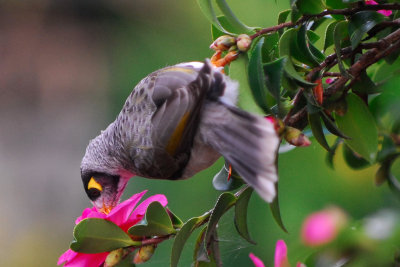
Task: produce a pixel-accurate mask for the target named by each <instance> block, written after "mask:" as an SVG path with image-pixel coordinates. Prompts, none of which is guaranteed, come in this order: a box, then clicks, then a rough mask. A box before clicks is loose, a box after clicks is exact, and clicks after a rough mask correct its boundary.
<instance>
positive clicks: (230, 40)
mask: <svg viewBox="0 0 400 267" xmlns="http://www.w3.org/2000/svg"><path fill="white" fill-rule="evenodd" d="M235 44H236V40H235V37H232V36H229V35H222V36H220V37H218V38H217V39H216V40H215V41H214V42H213V43H212V44H211V45H210V48H211V49H213V50H215V51H218V50H221V51H225V50H228V49H229V48H230V47H231V46H232V45H235Z"/></svg>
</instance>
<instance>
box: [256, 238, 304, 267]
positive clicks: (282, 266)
mask: <svg viewBox="0 0 400 267" xmlns="http://www.w3.org/2000/svg"><path fill="white" fill-rule="evenodd" d="M249 257H250V259H251V260H252V261H253V263H254V266H255V267H265V265H264V263H263V262H262V261H261V260H260V259H259V258H258V257H256V256H255V255H254V254H253V253H250V254H249ZM274 266H275V267H290V263H289V261H288V258H287V247H286V243H285V241H283V240H278V242H276V247H275V264H274ZM304 266H305V265H304V264H302V263H301V262H298V263H297V264H296V267H304Z"/></svg>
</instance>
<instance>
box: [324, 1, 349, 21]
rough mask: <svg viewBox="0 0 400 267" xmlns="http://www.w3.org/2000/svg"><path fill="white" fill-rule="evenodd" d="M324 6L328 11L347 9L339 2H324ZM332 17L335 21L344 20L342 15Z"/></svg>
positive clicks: (345, 5) (346, 6) (346, 5)
mask: <svg viewBox="0 0 400 267" xmlns="http://www.w3.org/2000/svg"><path fill="white" fill-rule="evenodd" d="M326 5H327V8H328V9H342V8H348V7H349V5H348V4H345V3H343V2H342V1H341V0H326ZM332 17H333V18H334V19H335V20H344V19H345V16H343V15H335V14H333V15H332Z"/></svg>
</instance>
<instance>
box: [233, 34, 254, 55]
mask: <svg viewBox="0 0 400 267" xmlns="http://www.w3.org/2000/svg"><path fill="white" fill-rule="evenodd" d="M236 45H237V47H238V49H239V51H242V52H246V51H247V50H249V48H250V45H251V38H250V36H248V35H247V34H241V35H239V36H238V38H237V39H236Z"/></svg>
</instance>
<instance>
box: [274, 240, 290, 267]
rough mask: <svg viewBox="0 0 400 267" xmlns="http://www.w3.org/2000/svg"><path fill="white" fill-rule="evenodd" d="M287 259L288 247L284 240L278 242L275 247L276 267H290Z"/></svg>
mask: <svg viewBox="0 0 400 267" xmlns="http://www.w3.org/2000/svg"><path fill="white" fill-rule="evenodd" d="M289 266H290V264H289V261H288V259H287V247H286V243H285V241H283V240H278V242H276V247H275V267H289Z"/></svg>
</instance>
